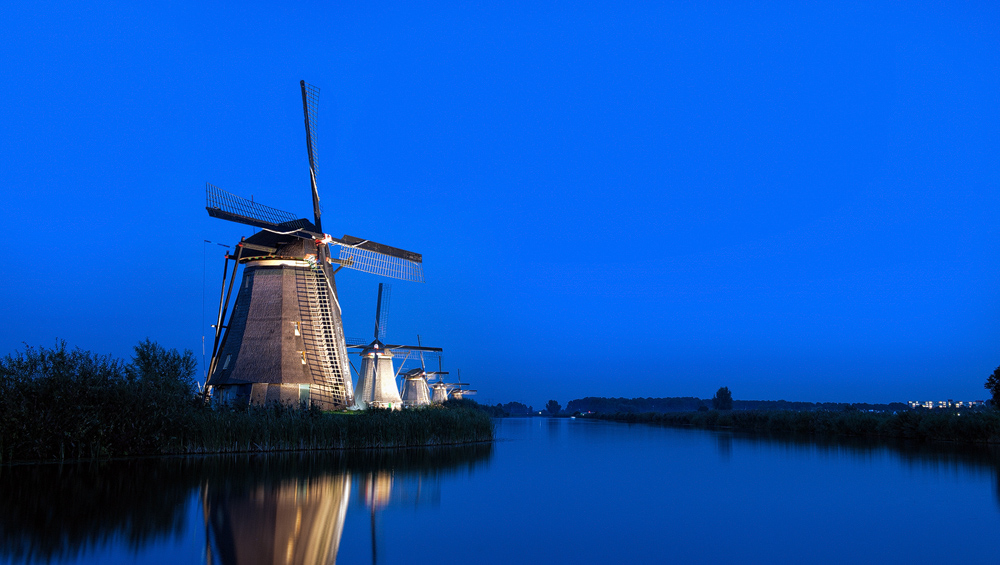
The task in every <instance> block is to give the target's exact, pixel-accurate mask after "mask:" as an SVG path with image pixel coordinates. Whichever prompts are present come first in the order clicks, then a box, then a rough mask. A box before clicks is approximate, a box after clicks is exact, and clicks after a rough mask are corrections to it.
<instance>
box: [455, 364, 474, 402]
mask: <svg viewBox="0 0 1000 565" xmlns="http://www.w3.org/2000/svg"><path fill="white" fill-rule="evenodd" d="M449 384H450V385H451V386H454V387H455V388H453V389H451V397H452V398H454V399H455V400H462V399H463V398H465V396H466V395H468V394H476V391H474V390H470V389H467V388H465V389H463V388H462V387H463V386H469V383H463V382H462V370H461V369H459V370H458V382H457V383H449Z"/></svg>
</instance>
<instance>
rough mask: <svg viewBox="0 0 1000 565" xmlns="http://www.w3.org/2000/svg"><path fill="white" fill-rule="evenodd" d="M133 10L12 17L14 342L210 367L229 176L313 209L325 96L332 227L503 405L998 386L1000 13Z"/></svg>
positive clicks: (565, 7)
mask: <svg viewBox="0 0 1000 565" xmlns="http://www.w3.org/2000/svg"><path fill="white" fill-rule="evenodd" d="M133 4H134V3H122V4H110V3H104V4H103V5H101V6H97V7H88V6H82V5H80V4H79V3H69V2H66V3H21V4H13V5H8V6H5V7H4V9H3V10H2V12H0V36H2V37H3V40H2V41H0V61H2V77H3V79H2V80H0V101H2V104H0V187H2V190H3V195H4V197H3V207H2V212H0V214H2V218H3V225H4V228H5V231H6V233H7V234H8V246H7V248H8V253H7V257H6V260H4V261H3V262H2V263H0V264H2V267H0V269H2V271H0V281H2V283H0V285H2V286H0V291H2V293H3V316H2V321H3V323H2V324H0V352H2V353H6V352H10V351H14V350H15V349H17V348H19V347H21V343H22V342H27V343H28V344H33V345H38V344H42V345H50V344H52V343H53V342H54V340H55V339H56V338H63V339H65V340H67V341H68V342H69V344H70V345H72V346H80V347H83V348H86V349H91V350H95V351H99V352H107V353H113V354H115V355H123V356H124V355H128V354H129V353H130V350H131V347H132V346H133V345H134V344H135V343H136V342H137V341H138V340H140V339H142V338H145V337H147V336H148V337H151V338H153V339H155V340H157V341H159V342H161V343H162V344H164V345H166V346H168V347H176V348H189V349H192V350H195V351H196V352H198V354H199V357H200V350H201V336H202V335H203V334H204V333H206V332H207V331H209V330H208V329H207V328H205V327H204V326H203V325H202V320H203V309H202V302H203V296H206V295H207V302H208V306H207V308H205V312H207V319H208V320H209V321H208V323H211V317H212V315H213V313H214V311H215V306H216V303H217V300H218V298H217V297H218V288H219V279H220V277H221V269H222V255H221V253H220V250H221V248H219V247H217V246H211V245H205V244H204V243H203V241H204V240H206V239H207V240H211V241H218V242H224V243H229V244H232V243H233V242H235V241H236V240H237V239H238V237H239V236H240V235H249V230H245V229H243V228H242V227H241V226H237V225H235V224H230V223H227V222H223V221H220V220H215V219H212V218H209V217H208V215H207V214H206V213H205V210H204V183H205V182H206V181H210V182H212V183H213V184H216V185H218V186H220V187H222V188H224V189H226V190H229V191H231V192H235V193H237V194H241V195H245V196H249V195H251V194H252V195H253V196H254V198H255V199H256V200H258V201H261V202H264V203H266V204H270V205H272V206H275V207H278V208H281V209H285V210H289V211H293V212H296V213H299V214H301V215H303V216H305V215H308V214H309V210H310V208H309V206H310V203H309V192H308V172H307V164H306V155H305V140H304V131H303V127H302V115H301V100H300V98H299V90H298V81H299V80H300V79H305V80H306V81H307V82H310V83H312V84H315V85H317V86H319V87H320V88H321V89H322V95H321V107H320V124H319V127H320V138H319V152H320V178H319V187H320V193H321V196H322V198H323V205H324V221H323V223H324V227H325V228H326V230H327V231H328V232H331V233H333V234H334V235H338V236H339V235H343V234H345V233H347V234H351V235H357V236H362V237H368V238H372V239H374V240H376V241H380V242H383V243H386V244H389V245H394V246H397V247H402V248H406V249H411V250H413V251H417V252H421V253H423V254H424V258H425V272H426V276H427V283H426V284H424V285H418V284H414V283H405V282H395V283H394V284H393V301H392V307H391V312H390V325H389V337H390V340H391V341H413V340H415V339H416V337H415V336H416V334H417V333H420V334H421V335H422V336H423V337H424V342H425V344H427V343H430V344H433V345H440V346H442V347H444V348H445V350H446V354H445V362H446V366H447V368H449V369H451V370H454V369H456V368H461V369H462V375H463V377H465V378H466V379H467V380H468V381H469V382H471V383H473V384H474V385H475V387H476V388H478V389H479V391H480V397H479V398H480V400H492V401H494V402H497V401H508V400H523V401H525V402H528V403H532V404H534V405H536V406H538V405H540V404H542V403H543V402H544V401H545V400H547V399H548V398H556V399H558V400H560V401H561V402H563V403H565V402H566V401H567V400H569V399H571V398H576V397H581V396H587V395H600V396H681V395H692V396H702V397H708V396H711V395H712V394H713V393H714V391H715V389H716V388H718V387H719V386H721V385H728V386H729V387H730V388H731V389H732V390H733V392H734V395H735V396H736V398H742V399H763V398H775V399H776V398H785V399H789V400H814V401H868V402H879V401H894V400H903V401H905V400H907V399H945V398H955V399H979V398H985V397H986V392H985V391H984V390H983V389H982V383H983V382H984V381H985V379H986V376H987V375H988V374H989V373H990V372H991V371H992V370H993V368H995V367H996V366H997V365H998V364H1000V347H998V344H1000V327H998V319H1000V317H998V315H1000V301H998V298H997V294H998V293H997V289H998V282H1000V248H998V247H1000V246H998V243H997V240H998V236H1000V233H998V232H1000V230H998V228H997V220H998V217H1000V214H998V211H1000V192H998V190H997V189H998V184H1000V182H998V181H1000V158H998V149H1000V26H998V25H997V23H998V22H1000V10H998V8H997V6H996V5H995V4H992V3H986V2H983V3H961V5H958V6H956V5H957V4H960V3H956V2H951V3H941V4H929V3H925V4H920V5H915V4H914V3H908V2H899V3H873V2H859V3H857V4H855V5H849V4H847V3H844V2H830V3H825V4H824V3H804V2H788V3H784V4H777V3H773V4H769V5H767V6H756V5H753V4H751V3H746V4H736V3H728V2H721V3H712V2H703V1H698V2H688V3H675V4H671V5H668V6H650V5H640V6H631V7H629V6H619V5H617V4H618V3H610V2H602V3H595V4H592V5H586V6H585V5H579V4H564V3H550V4H540V3H539V2H524V3H520V4H515V3H501V4H502V5H501V6H479V7H476V6H470V5H468V3H466V2H457V3H455V4H452V5H446V4H437V5H433V6H429V7H422V8H407V7H400V5H399V4H400V3H398V2H393V3H387V4H366V5H364V6H351V7H340V6H331V5H329V3H316V4H313V3H308V2H298V3H285V5H282V6H280V7H275V6H270V7H259V6H247V5H245V4H244V3H232V4H229V5H217V6H214V7H206V6H204V5H202V3H196V4H183V3H170V4H166V5H165V4H154V3H142V4H143V6H142V7H136V6H135V5H133ZM350 4H353V3H350ZM611 4H614V5H611ZM806 4H808V5H806ZM206 249H207V252H206ZM206 255H207V284H204V283H203V276H204V274H205V268H204V263H205V261H206ZM378 280H379V279H377V278H376V277H373V276H370V275H365V274H361V273H357V272H342V274H340V275H338V285H339V287H340V291H341V292H340V294H341V301H342V304H343V306H344V310H345V324H346V326H347V333H348V335H351V336H360V337H366V336H367V335H369V333H370V332H371V327H372V321H371V319H372V318H373V316H374V297H375V288H376V285H377V283H378Z"/></svg>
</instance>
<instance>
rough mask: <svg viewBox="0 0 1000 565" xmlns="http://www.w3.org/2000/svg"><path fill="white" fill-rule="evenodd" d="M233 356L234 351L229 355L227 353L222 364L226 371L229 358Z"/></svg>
mask: <svg viewBox="0 0 1000 565" xmlns="http://www.w3.org/2000/svg"><path fill="white" fill-rule="evenodd" d="M232 356H233V355H232V353H230V354H229V355H226V362H225V363H223V364H222V370H223V371H225V370H226V369H228V368H229V358H230V357H232Z"/></svg>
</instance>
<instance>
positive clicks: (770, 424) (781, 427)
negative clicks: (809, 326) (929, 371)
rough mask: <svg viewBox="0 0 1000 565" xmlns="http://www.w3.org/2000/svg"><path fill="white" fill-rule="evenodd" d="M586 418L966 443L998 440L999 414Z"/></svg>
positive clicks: (759, 413)
mask: <svg viewBox="0 0 1000 565" xmlns="http://www.w3.org/2000/svg"><path fill="white" fill-rule="evenodd" d="M587 418H593V419H599V420H611V421H615V422H630V423H648V424H661V425H667V426H681V427H694V428H703V429H732V430H739V431H749V432H766V433H791V434H798V435H816V436H850V437H865V438H882V439H906V440H915V441H948V442H955V443H966V444H985V443H1000V413H998V412H997V411H988V412H961V413H959V412H944V411H915V410H914V411H910V410H907V411H902V412H897V413H896V414H892V413H873V412H855V411H846V412H828V411H817V412H793V411H789V410H738V411H721V412H720V411H716V410H711V411H708V412H664V413H642V414H635V413H616V414H591V415H588V416H587Z"/></svg>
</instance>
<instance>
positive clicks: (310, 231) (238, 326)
mask: <svg viewBox="0 0 1000 565" xmlns="http://www.w3.org/2000/svg"><path fill="white" fill-rule="evenodd" d="M299 86H300V87H301V91H302V112H303V114H304V115H305V128H306V152H307V155H308V157H309V184H310V191H311V194H312V208H313V220H312V221H309V220H308V219H306V218H297V217H296V216H295V215H294V214H292V213H289V212H284V211H281V210H278V209H276V208H271V207H270V206H265V205H263V204H260V203H258V202H254V201H253V200H247V199H245V198H241V197H239V196H235V195H233V194H230V193H228V192H225V191H223V190H221V189H219V188H217V187H215V186H212V185H211V184H208V185H207V186H206V209H207V210H208V214H209V216H212V217H214V218H220V219H223V220H229V221H232V222H237V223H240V224H245V225H249V226H253V227H255V228H259V229H260V230H261V231H260V232H258V233H256V234H255V235H253V236H251V237H249V238H243V239H242V240H241V241H240V243H239V244H238V245H237V248H236V252H235V254H234V255H232V256H231V255H229V254H228V253H227V254H226V262H225V266H224V267H223V271H222V283H223V284H222V291H221V293H220V297H219V315H218V319H217V322H216V324H215V342H214V344H213V346H212V360H211V362H210V363H209V370H208V380H207V382H206V386H205V389H204V390H205V392H204V394H205V396H206V398H207V397H208V396H209V394H211V395H212V396H214V397H216V398H218V399H219V400H221V401H223V402H233V403H235V402H240V403H242V402H250V403H253V404H264V403H269V402H282V403H286V404H299V403H304V404H313V405H317V406H319V407H321V408H323V409H335V408H346V407H348V406H351V405H352V404H353V403H354V390H353V387H352V383H351V377H350V371H349V370H348V364H349V361H348V359H347V346H346V343H345V341H344V331H343V324H342V321H341V311H340V303H339V301H338V300H337V287H336V283H335V282H334V275H335V274H336V273H337V271H339V270H340V269H341V268H344V267H346V268H348V269H355V270H359V271H363V272H367V273H373V274H376V275H381V276H386V277H392V278H398V279H403V280H409V281H416V282H423V267H422V262H423V258H422V257H421V255H420V254H418V253H413V252H411V251H404V250H402V249H397V248H395V247H390V246H388V245H382V244H380V243H375V242H373V241H371V240H368V239H362V238H358V237H353V236H349V235H345V236H344V237H342V238H339V239H338V238H334V237H331V236H330V235H328V234H326V233H324V232H323V227H322V223H321V222H320V215H321V209H320V205H319V191H318V189H317V186H316V178H317V173H318V155H317V151H316V126H317V124H316V118H317V107H318V102H319V89H318V88H316V87H314V86H312V85H309V84H306V82H305V81H301V82H300V83H299ZM334 248H336V249H334ZM334 255H335V257H334ZM230 260H233V262H234V264H233V271H232V274H231V275H229V277H230V278H229V282H228V289H227V288H226V286H227V285H226V277H227V273H228V269H229V261H230ZM239 265H243V267H244V268H243V279H242V282H241V284H240V288H239V292H238V294H237V296H236V302H235V303H234V305H233V312H232V314H231V315H230V317H229V320H228V322H227V323H226V324H225V325H223V322H224V321H225V318H226V311H227V309H228V305H229V300H230V297H231V296H232V291H233V283H234V281H235V279H236V271H237V268H238V267H239ZM334 265H336V269H334V267H333V266H334ZM223 329H225V334H223V332H222V330H223Z"/></svg>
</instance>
